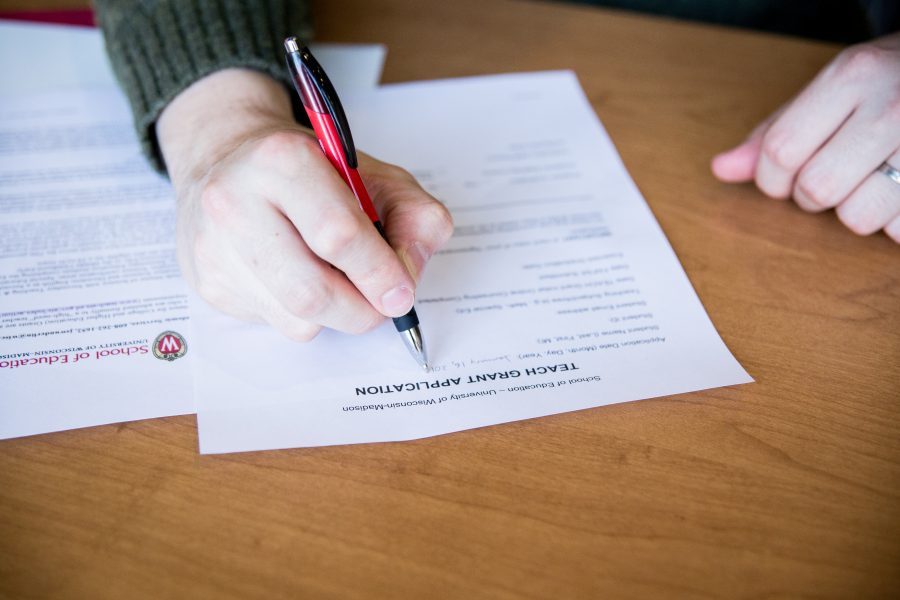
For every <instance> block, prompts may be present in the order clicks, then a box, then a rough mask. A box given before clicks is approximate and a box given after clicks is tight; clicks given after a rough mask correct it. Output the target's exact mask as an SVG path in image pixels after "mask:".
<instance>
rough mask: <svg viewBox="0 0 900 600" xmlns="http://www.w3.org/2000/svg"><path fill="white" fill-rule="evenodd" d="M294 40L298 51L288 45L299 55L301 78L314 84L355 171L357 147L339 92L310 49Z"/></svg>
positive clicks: (345, 154) (290, 51)
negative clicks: (303, 77)
mask: <svg viewBox="0 0 900 600" xmlns="http://www.w3.org/2000/svg"><path fill="white" fill-rule="evenodd" d="M292 39H293V40H295V44H296V50H295V49H294V48H295V46H294V44H290V43H286V47H287V48H288V50H289V54H293V53H294V52H297V53H298V54H299V58H300V64H301V66H302V67H303V73H302V74H301V76H303V75H305V76H306V78H307V81H309V82H310V83H312V84H313V87H314V88H315V90H316V92H317V93H318V95H319V98H320V99H321V102H320V103H318V104H320V105H324V106H320V107H321V108H324V109H325V110H326V111H327V112H328V114H329V115H330V116H331V120H332V121H333V122H334V127H335V129H337V134H338V137H339V138H340V140H341V147H342V148H343V150H344V156H345V157H346V159H347V165H348V166H349V167H350V168H351V169H355V168H357V164H358V161H357V158H356V147H355V146H354V145H353V136H352V135H351V134H350V123H349V122H348V121H347V115H346V113H345V112H344V107H343V106H342V105H341V100H340V98H338V95H337V91H336V90H335V89H334V85H332V83H331V80H330V79H328V75H326V74H325V69H323V68H322V65H320V64H319V61H317V60H316V58H315V57H314V56H313V55H312V52H310V51H309V48H307V47H306V46H305V45H303V44H299V43H297V42H296V38H288V40H292ZM288 60H290V57H289V59H288ZM320 107H312V108H313V110H316V112H320V111H319V110H318V108H320Z"/></svg>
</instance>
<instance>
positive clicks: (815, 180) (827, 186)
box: [797, 170, 837, 209]
mask: <svg viewBox="0 0 900 600" xmlns="http://www.w3.org/2000/svg"><path fill="white" fill-rule="evenodd" d="M797 189H798V190H799V192H800V193H801V194H802V195H803V196H804V197H805V198H806V199H808V200H809V201H810V202H812V203H813V204H814V205H815V206H816V207H817V208H820V209H826V208H831V207H832V206H834V205H835V204H837V202H835V201H834V189H835V186H834V182H833V181H832V179H831V178H830V177H828V176H827V175H822V174H816V173H814V172H812V171H809V170H804V171H802V172H801V173H800V175H799V176H798V177H797Z"/></svg>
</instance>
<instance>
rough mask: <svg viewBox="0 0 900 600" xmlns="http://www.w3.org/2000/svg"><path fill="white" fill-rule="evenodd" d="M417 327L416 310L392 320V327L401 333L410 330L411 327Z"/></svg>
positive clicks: (410, 310)
mask: <svg viewBox="0 0 900 600" xmlns="http://www.w3.org/2000/svg"><path fill="white" fill-rule="evenodd" d="M418 325H419V317H418V315H416V309H415V308H411V309H409V312H408V313H406V314H405V315H403V316H402V317H397V318H396V319H394V327H396V328H397V331H400V332H403V331H406V330H407V329H412V328H413V327H417V326H418Z"/></svg>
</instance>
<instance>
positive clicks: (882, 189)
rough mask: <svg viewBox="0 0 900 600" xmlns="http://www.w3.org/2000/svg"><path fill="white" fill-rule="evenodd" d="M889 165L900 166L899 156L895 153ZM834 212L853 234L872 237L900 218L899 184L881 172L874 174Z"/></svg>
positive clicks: (899, 153) (899, 154)
mask: <svg viewBox="0 0 900 600" xmlns="http://www.w3.org/2000/svg"><path fill="white" fill-rule="evenodd" d="M888 163H889V164H900V152H898V153H895V154H894V155H893V156H892V157H891V159H890V160H889V161H888ZM835 210H836V212H837V215H838V218H839V219H840V220H841V222H842V223H843V224H844V225H846V226H847V227H848V228H849V229H850V230H851V231H853V232H854V233H857V234H859V235H869V234H870V233H874V232H876V231H878V230H879V229H881V228H883V227H886V226H887V225H888V224H889V223H891V222H892V221H893V220H894V219H895V218H896V217H897V216H898V215H900V184H897V182H895V181H894V180H892V179H891V178H890V177H888V176H887V175H885V174H884V173H882V172H881V171H875V172H874V173H872V174H870V175H869V176H868V177H867V178H866V179H865V181H863V182H862V184H861V185H860V186H859V187H858V188H856V189H855V190H853V193H852V194H850V196H849V197H848V198H847V199H846V200H845V201H844V202H842V203H841V204H840V205H838V207H837V209H835Z"/></svg>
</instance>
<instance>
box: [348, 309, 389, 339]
mask: <svg viewBox="0 0 900 600" xmlns="http://www.w3.org/2000/svg"><path fill="white" fill-rule="evenodd" d="M371 312H372V314H370V315H369V316H368V317H367V318H365V319H361V320H359V321H358V322H357V323H354V325H353V326H352V327H351V328H350V329H349V330H348V331H347V333H352V334H362V333H368V332H370V331H372V330H373V329H375V328H376V327H378V326H379V325H381V324H382V323H383V322H384V316H383V315H381V314H380V313H377V312H375V311H371Z"/></svg>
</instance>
